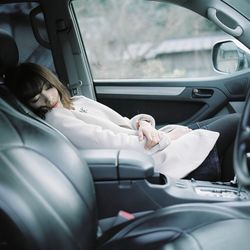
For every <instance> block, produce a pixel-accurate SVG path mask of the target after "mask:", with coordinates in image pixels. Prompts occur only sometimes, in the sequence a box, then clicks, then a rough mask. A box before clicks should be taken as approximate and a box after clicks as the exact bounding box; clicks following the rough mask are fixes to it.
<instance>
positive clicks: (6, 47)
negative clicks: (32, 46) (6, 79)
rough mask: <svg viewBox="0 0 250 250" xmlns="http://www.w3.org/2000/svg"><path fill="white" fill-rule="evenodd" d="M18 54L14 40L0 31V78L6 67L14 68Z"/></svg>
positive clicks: (3, 31)
mask: <svg viewBox="0 0 250 250" xmlns="http://www.w3.org/2000/svg"><path fill="white" fill-rule="evenodd" d="M18 60H19V53H18V48H17V45H16V42H15V40H14V38H13V37H12V36H11V35H10V34H9V33H8V32H6V31H5V30H3V29H0V76H2V75H3V74H4V73H5V71H6V69H7V68H8V67H13V66H16V65H17V63H18Z"/></svg>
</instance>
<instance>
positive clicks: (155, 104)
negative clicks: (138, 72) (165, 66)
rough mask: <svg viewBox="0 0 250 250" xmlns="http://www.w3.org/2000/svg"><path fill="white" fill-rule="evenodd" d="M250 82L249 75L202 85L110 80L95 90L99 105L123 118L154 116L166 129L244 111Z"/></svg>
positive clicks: (179, 82) (211, 81)
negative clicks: (172, 125)
mask: <svg viewBox="0 0 250 250" xmlns="http://www.w3.org/2000/svg"><path fill="white" fill-rule="evenodd" d="M249 82H250V80H249V73H248V72H245V73H244V74H235V75H234V76H233V77H232V76H231V77H228V76H227V75H225V76H222V77H219V78H218V79H212V80H211V79H205V80H202V81H201V80H199V81H198V80H189V81H188V82H187V81H184V80H174V81H171V80H170V81H143V82H141V81H131V80H130V81H119V82H118V81H117V82H116V81H107V80H106V81H96V82H95V86H96V95H97V99H98V101H100V102H102V103H103V104H105V105H107V106H109V107H111V108H113V109H114V110H116V111H117V112H119V113H120V114H122V115H123V116H127V117H132V116H133V115H136V114H138V113H147V114H151V115H152V116H153V117H155V119H156V123H157V125H158V126H162V125H165V124H169V123H180V124H188V123H192V122H195V121H199V120H203V119H206V118H209V117H212V116H214V115H216V114H220V113H225V112H227V113H233V112H237V111H239V110H242V106H243V105H244V99H245V97H246V93H247V90H248V87H249ZM236 103H237V104H236ZM235 104H236V105H235Z"/></svg>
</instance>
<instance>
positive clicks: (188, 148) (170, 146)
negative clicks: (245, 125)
mask: <svg viewBox="0 0 250 250" xmlns="http://www.w3.org/2000/svg"><path fill="white" fill-rule="evenodd" d="M5 76H6V77H5V81H6V84H7V85H8V87H9V88H10V90H11V91H12V92H13V93H14V94H15V95H16V97H17V98H18V99H19V100H20V101H21V102H23V103H24V104H25V105H27V106H29V107H30V108H31V109H32V110H33V111H34V112H35V113H36V114H37V115H39V116H40V117H41V118H43V119H45V120H46V121H47V122H48V123H49V124H51V125H52V126H54V127H55V128H57V129H58V130H59V131H61V132H62V133H63V134H64V135H65V136H66V137H67V138H68V139H69V140H70V141H71V142H72V143H73V144H74V145H75V146H76V147H77V148H80V149H130V150H136V151H139V152H143V153H145V154H148V155H151V156H152V158H153V160H154V166H155V171H157V172H160V173H161V174H163V175H168V176H170V177H174V178H188V179H189V178H195V179H198V180H209V181H218V180H223V181H225V180H230V179H232V178H233V176H234V172H233V161H232V149H233V143H234V138H235V134H236V129H237V125H238V121H239V116H238V115H237V114H231V115H225V116H220V117H215V118H211V119H208V120H205V121H202V122H197V123H195V124H191V125H189V126H180V125H167V126H165V127H163V128H161V129H159V130H157V129H156V128H155V120H154V118H153V117H152V116H150V115H147V114H139V115H136V116H134V117H132V118H131V119H128V118H126V117H122V116H121V115H120V114H118V113H117V112H115V111H114V110H112V109H110V108H109V107H107V106H105V105H103V104H101V103H99V102H96V101H94V100H91V99H88V98H86V97H84V96H75V97H72V98H71V97H70V95H69V93H68V91H67V89H66V88H65V87H64V85H63V84H62V83H61V82H60V81H59V79H58V78H57V77H56V76H55V75H54V74H53V73H52V72H51V71H50V70H49V69H47V68H45V67H42V66H40V65H37V64H34V63H23V64H20V65H18V66H17V67H14V68H11V69H9V70H8V71H7V72H6V74H5ZM166 115H167V114H166Z"/></svg>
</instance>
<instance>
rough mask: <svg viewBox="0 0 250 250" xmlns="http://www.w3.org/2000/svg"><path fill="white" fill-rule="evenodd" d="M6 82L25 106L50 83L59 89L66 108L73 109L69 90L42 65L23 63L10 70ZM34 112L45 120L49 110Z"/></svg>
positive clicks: (6, 75)
mask: <svg viewBox="0 0 250 250" xmlns="http://www.w3.org/2000/svg"><path fill="white" fill-rule="evenodd" d="M5 82H6V84H7V86H8V87H9V89H10V90H11V91H12V92H13V94H14V95H15V96H16V97H17V98H18V99H19V100H20V101H21V102H23V103H24V104H25V105H28V101H29V100H30V99H31V98H33V97H34V96H36V95H37V94H39V93H40V92H41V91H42V88H43V85H44V84H45V83H49V84H50V85H51V86H53V87H55V88H56V89H57V91H58V93H59V95H60V97H61V102H62V104H63V106H64V108H67V109H72V101H71V99H70V94H69V92H68V90H67V88H66V87H65V86H64V85H63V84H62V82H60V80H59V79H58V78H57V76H56V75H55V74H54V73H53V72H52V71H50V70H49V69H48V68H45V67H43V66H41V65H38V64H35V63H21V64H19V65H18V66H16V67H15V68H10V69H9V70H8V71H7V72H6V74H5ZM28 106H29V105H28ZM33 111H34V112H35V113H36V114H37V115H39V116H40V117H42V118H44V116H45V113H46V112H47V111H48V110H47V111H44V110H33Z"/></svg>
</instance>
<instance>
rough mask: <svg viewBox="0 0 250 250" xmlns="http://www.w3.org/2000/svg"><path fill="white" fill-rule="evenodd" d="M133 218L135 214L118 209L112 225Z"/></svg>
mask: <svg viewBox="0 0 250 250" xmlns="http://www.w3.org/2000/svg"><path fill="white" fill-rule="evenodd" d="M134 218H135V216H134V215H133V214H131V213H129V212H127V211H123V210H120V211H119V213H118V215H117V216H116V218H115V220H114V223H113V225H112V226H117V225H119V224H121V223H124V222H127V221H129V220H133V219H134Z"/></svg>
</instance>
